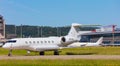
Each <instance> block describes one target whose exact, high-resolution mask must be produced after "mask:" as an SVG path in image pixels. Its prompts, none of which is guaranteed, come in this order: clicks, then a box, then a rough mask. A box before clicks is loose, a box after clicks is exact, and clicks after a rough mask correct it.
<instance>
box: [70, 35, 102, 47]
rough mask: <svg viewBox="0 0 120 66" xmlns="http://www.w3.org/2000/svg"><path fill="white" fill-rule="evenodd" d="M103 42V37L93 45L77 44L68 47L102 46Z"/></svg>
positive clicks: (87, 43) (88, 43) (86, 43)
mask: <svg viewBox="0 0 120 66" xmlns="http://www.w3.org/2000/svg"><path fill="white" fill-rule="evenodd" d="M102 42H103V37H101V38H100V39H99V40H98V41H97V42H96V43H92V42H75V43H72V44H70V45H68V47H83V46H100V45H101V44H102Z"/></svg>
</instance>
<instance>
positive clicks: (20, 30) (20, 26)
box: [20, 24, 22, 38]
mask: <svg viewBox="0 0 120 66" xmlns="http://www.w3.org/2000/svg"><path fill="white" fill-rule="evenodd" d="M20 27H21V28H20V31H21V38H22V24H21V26H20Z"/></svg>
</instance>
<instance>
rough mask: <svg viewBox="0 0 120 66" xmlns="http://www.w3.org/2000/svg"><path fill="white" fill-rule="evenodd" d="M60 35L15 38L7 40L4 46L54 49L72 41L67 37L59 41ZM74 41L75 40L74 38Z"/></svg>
mask: <svg viewBox="0 0 120 66" xmlns="http://www.w3.org/2000/svg"><path fill="white" fill-rule="evenodd" d="M61 38H62V37H48V38H16V39H11V40H9V41H8V42H7V43H6V45H4V46H3V47H4V48H8V49H26V50H32V51H46V50H56V49H59V48H60V47H62V46H65V45H67V44H70V43H73V42H74V40H71V39H72V38H69V39H68V41H67V42H62V41H61ZM75 41H76V40H75Z"/></svg>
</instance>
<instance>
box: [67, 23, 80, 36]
mask: <svg viewBox="0 0 120 66" xmlns="http://www.w3.org/2000/svg"><path fill="white" fill-rule="evenodd" d="M80 25H81V24H78V23H73V24H72V26H71V28H70V31H69V33H68V36H71V37H76V38H77V37H78V32H79V31H80Z"/></svg>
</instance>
